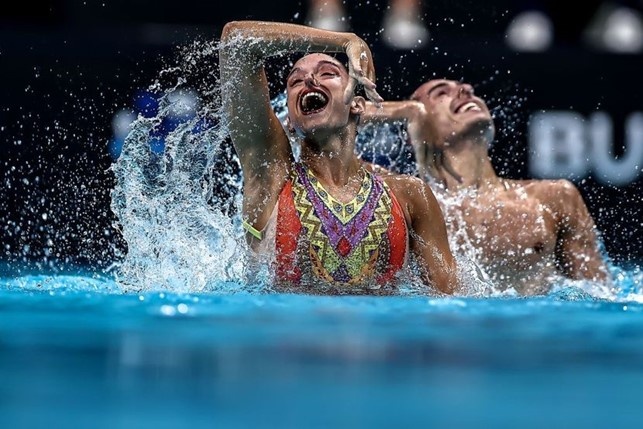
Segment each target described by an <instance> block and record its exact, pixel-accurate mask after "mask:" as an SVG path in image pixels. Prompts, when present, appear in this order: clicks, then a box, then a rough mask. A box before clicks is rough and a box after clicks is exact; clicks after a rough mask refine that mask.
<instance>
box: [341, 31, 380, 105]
mask: <svg viewBox="0 0 643 429" xmlns="http://www.w3.org/2000/svg"><path fill="white" fill-rule="evenodd" d="M345 51H346V55H347V56H348V75H349V77H350V82H349V83H348V86H347V87H346V92H345V93H344V102H345V103H346V104H348V103H350V102H351V100H352V99H353V96H354V95H355V87H357V84H361V85H362V86H363V87H364V91H365V92H366V97H367V98H368V99H369V100H371V101H372V102H373V103H375V105H377V106H379V105H380V104H381V103H382V101H384V99H383V98H382V97H380V95H379V94H378V93H377V91H376V90H375V88H376V86H375V66H374V64H373V56H372V54H371V50H370V49H369V47H368V45H367V44H366V43H365V42H364V41H363V40H362V39H361V38H359V37H358V36H354V37H352V38H351V40H350V41H349V42H348V43H346V44H345Z"/></svg>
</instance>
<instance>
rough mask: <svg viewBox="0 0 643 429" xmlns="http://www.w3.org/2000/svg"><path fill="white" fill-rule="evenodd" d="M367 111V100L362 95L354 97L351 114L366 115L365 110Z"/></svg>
mask: <svg viewBox="0 0 643 429" xmlns="http://www.w3.org/2000/svg"><path fill="white" fill-rule="evenodd" d="M365 109H366V100H365V99H364V97H362V96H360V95H356V96H355V97H353V101H351V113H352V114H353V115H361V114H362V113H364V110H365Z"/></svg>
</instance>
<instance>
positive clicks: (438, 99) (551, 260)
mask: <svg viewBox="0 0 643 429" xmlns="http://www.w3.org/2000/svg"><path fill="white" fill-rule="evenodd" d="M393 103H395V102H390V104H388V106H387V103H384V106H385V108H387V107H388V110H387V111H383V110H382V109H375V108H374V107H373V106H367V112H366V119H367V120H380V121H381V120H384V118H386V117H388V118H390V119H402V118H405V119H408V121H409V125H408V128H409V133H410V135H411V139H412V143H413V146H414V149H415V152H416V158H417V160H418V167H419V170H420V171H421V172H422V173H423V176H424V174H426V175H428V176H432V177H433V179H437V182H438V184H439V185H438V186H436V192H438V193H439V197H440V198H439V199H440V201H441V202H442V203H443V204H442V207H443V211H444V214H445V217H446V219H447V225H448V227H449V232H450V235H451V236H452V237H453V240H454V241H456V242H457V244H458V246H459V247H460V248H461V249H464V248H466V246H470V247H471V246H472V247H473V248H474V250H475V253H476V255H477V259H478V261H479V262H480V263H481V264H482V266H483V268H484V269H485V271H486V272H487V273H488V274H489V275H490V276H491V277H492V279H493V280H494V283H495V285H496V286H499V287H500V288H502V289H508V288H511V287H513V288H515V289H516V290H517V291H518V292H519V293H521V294H535V293H543V292H545V291H546V290H547V289H548V286H549V283H550V282H551V281H553V280H554V278H555V276H557V275H561V274H562V275H564V276H566V277H568V278H572V279H588V280H595V281H605V280H608V276H607V270H606V268H605V264H604V262H603V260H602V257H601V255H600V252H599V250H598V247H597V241H596V231H595V226H594V222H593V220H592V218H591V216H590V214H589V212H588V211H587V207H586V206H585V203H584V202H583V199H582V197H581V195H580V193H579V192H578V190H577V189H576V187H575V186H574V185H573V184H572V183H571V182H569V181H567V180H507V179H503V178H500V177H498V176H497V175H496V173H495V171H494V169H493V167H492V165H491V161H490V159H489V156H488V147H489V144H490V143H491V141H493V138H494V132H495V130H494V125H493V120H492V118H491V114H490V112H489V109H488V108H487V106H486V104H485V103H484V101H483V100H482V99H481V98H479V97H477V96H475V94H474V92H473V88H472V87H471V86H470V85H468V84H465V83H461V82H456V81H452V80H443V79H440V80H432V81H429V82H427V83H425V84H423V85H421V86H420V87H419V88H418V89H417V90H416V91H415V92H414V94H413V95H412V97H411V100H409V101H404V102H399V103H400V104H398V105H395V104H393ZM462 231H464V232H465V234H464V235H463V234H459V232H462ZM466 242H468V243H466Z"/></svg>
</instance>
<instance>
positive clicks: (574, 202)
mask: <svg viewBox="0 0 643 429" xmlns="http://www.w3.org/2000/svg"><path fill="white" fill-rule="evenodd" d="M521 182H524V184H523V187H524V189H525V192H526V193H527V195H529V196H531V197H534V198H536V199H538V200H539V201H540V203H542V204H543V205H545V206H546V207H549V209H550V210H552V211H553V212H554V213H558V214H560V215H563V214H566V213H568V212H570V211H572V210H574V208H576V207H579V206H580V205H584V204H585V202H584V201H583V197H582V196H581V193H580V192H579V190H578V188H577V187H576V185H574V184H573V183H572V182H571V181H569V180H567V179H556V180H524V181H521Z"/></svg>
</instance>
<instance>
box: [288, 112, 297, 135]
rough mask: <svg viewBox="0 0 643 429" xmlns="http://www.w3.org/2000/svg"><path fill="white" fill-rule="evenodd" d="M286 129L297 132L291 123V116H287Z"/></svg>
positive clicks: (292, 132) (291, 132)
mask: <svg viewBox="0 0 643 429" xmlns="http://www.w3.org/2000/svg"><path fill="white" fill-rule="evenodd" d="M286 129H287V130H288V132H289V133H290V134H295V129H294V128H293V127H292V125H290V116H286Z"/></svg>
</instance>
